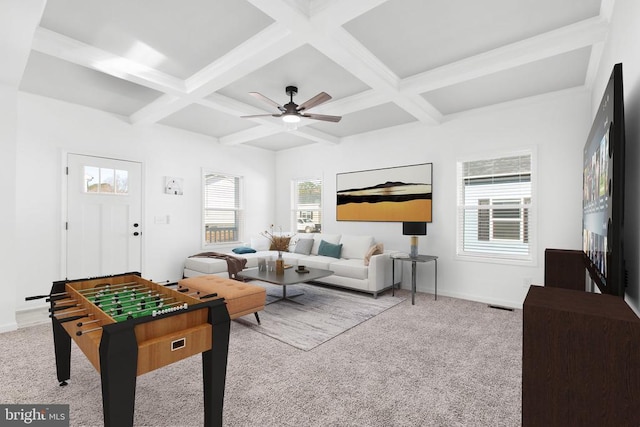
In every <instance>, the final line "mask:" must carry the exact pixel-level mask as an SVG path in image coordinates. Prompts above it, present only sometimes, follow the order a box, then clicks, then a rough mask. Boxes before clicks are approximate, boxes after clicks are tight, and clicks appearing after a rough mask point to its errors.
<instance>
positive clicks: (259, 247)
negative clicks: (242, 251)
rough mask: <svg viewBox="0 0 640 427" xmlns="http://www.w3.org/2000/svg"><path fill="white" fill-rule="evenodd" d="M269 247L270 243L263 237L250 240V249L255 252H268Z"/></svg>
mask: <svg viewBox="0 0 640 427" xmlns="http://www.w3.org/2000/svg"><path fill="white" fill-rule="evenodd" d="M270 246H271V242H270V241H269V239H267V238H266V237H264V236H258V237H252V238H251V247H252V248H253V249H255V250H256V251H268V250H269V247H270Z"/></svg>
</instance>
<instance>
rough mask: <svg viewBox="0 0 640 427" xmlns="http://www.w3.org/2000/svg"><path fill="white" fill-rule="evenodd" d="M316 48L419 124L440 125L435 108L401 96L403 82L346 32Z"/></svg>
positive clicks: (338, 30)
mask: <svg viewBox="0 0 640 427" xmlns="http://www.w3.org/2000/svg"><path fill="white" fill-rule="evenodd" d="M314 47H316V48H317V49H318V50H320V51H321V52H322V53H324V54H325V55H327V56H328V57H330V58H331V59H332V60H334V61H335V62H337V63H338V64H340V65H341V66H342V67H344V68H345V69H346V70H349V71H350V72H351V73H352V74H353V75H355V76H356V77H358V78H359V79H360V80H362V81H363V82H365V83H366V84H367V85H368V86H370V87H372V88H373V89H375V90H376V91H379V92H381V93H382V94H385V95H386V96H387V97H388V98H389V100H390V101H393V102H395V103H396V104H397V105H398V106H399V107H401V108H403V109H404V110H405V111H407V113H409V114H411V115H412V116H414V117H415V118H416V119H418V120H419V121H421V122H423V123H427V124H437V123H438V122H439V119H440V117H441V115H440V113H439V112H438V111H437V110H436V109H435V108H434V107H433V106H431V104H429V103H428V102H427V101H426V100H424V99H420V100H418V99H417V98H415V97H409V96H406V95H404V94H403V93H401V92H400V90H399V84H400V79H399V78H398V77H397V76H396V74H395V73H393V72H392V71H391V70H390V69H389V68H388V67H387V66H386V65H384V64H383V63H382V61H380V60H379V59H378V58H377V57H376V56H375V55H373V54H372V53H371V52H370V51H369V50H368V49H366V48H365V47H364V46H362V44H361V43H360V42H359V41H357V40H356V39H355V38H354V37H353V36H352V35H351V34H349V33H348V32H347V31H346V30H344V29H343V28H336V29H334V30H333V31H332V33H331V36H330V37H325V38H322V39H320V40H319V41H318V42H317V43H315V44H314Z"/></svg>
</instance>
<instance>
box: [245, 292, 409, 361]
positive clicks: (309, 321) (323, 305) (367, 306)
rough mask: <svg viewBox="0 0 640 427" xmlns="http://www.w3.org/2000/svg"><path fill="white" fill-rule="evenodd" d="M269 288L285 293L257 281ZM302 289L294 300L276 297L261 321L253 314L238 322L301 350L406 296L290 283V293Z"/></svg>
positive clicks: (361, 320) (331, 336)
mask: <svg viewBox="0 0 640 427" xmlns="http://www.w3.org/2000/svg"><path fill="white" fill-rule="evenodd" d="M251 283H252V284H255V285H260V286H264V287H265V288H267V294H273V293H281V292H282V288H281V287H280V286H277V285H271V284H269V283H265V282H260V281H253V282H251ZM299 292H302V294H301V295H299V296H295V297H292V298H291V299H292V300H294V301H295V302H292V301H286V300H284V301H277V302H273V303H272V301H273V300H274V299H275V298H274V297H272V296H268V297H267V306H266V307H265V309H264V311H262V312H260V313H259V316H260V321H261V325H258V324H257V322H256V321H255V317H253V316H245V317H244V318H240V319H238V323H241V324H242V325H244V326H246V327H248V328H251V329H253V330H254V331H256V332H260V333H261V334H265V335H267V336H270V337H271V338H275V339H277V340H279V341H282V342H283V343H286V344H289V345H291V346H293V347H295V348H298V349H300V350H305V351H309V350H312V349H313V348H315V347H317V346H319V345H320V344H322V343H324V342H327V341H329V340H330V339H332V338H334V337H336V336H338V335H340V334H342V333H343V332H345V331H347V330H349V329H351V328H353V327H354V326H357V325H359V324H360V323H362V322H364V321H366V320H368V319H371V318H372V317H374V316H376V315H378V314H380V313H382V312H383V311H385V310H388V309H389V308H391V307H393V306H394V305H396V304H399V303H401V302H402V301H404V298H398V297H392V296H391V295H390V294H388V295H382V296H379V297H378V298H373V296H372V295H369V294H363V293H361V292H352V291H348V290H342V289H336V288H327V287H324V286H319V285H309V284H300V285H294V286H287V294H288V295H290V294H294V293H299Z"/></svg>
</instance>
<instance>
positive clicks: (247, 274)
mask: <svg viewBox="0 0 640 427" xmlns="http://www.w3.org/2000/svg"><path fill="white" fill-rule="evenodd" d="M306 271H307V273H299V272H298V271H297V270H296V269H295V267H291V268H287V269H285V270H284V274H278V273H276V272H275V271H258V268H248V269H246V270H242V271H241V272H239V273H238V274H237V276H238V277H239V278H243V279H252V280H262V281H263V282H267V283H272V284H274V285H279V286H282V293H277V294H273V293H270V292H267V295H269V296H275V297H277V299H276V300H275V301H271V302H270V303H269V304H271V303H274V302H278V301H291V302H295V303H296V304H300V303H299V302H298V301H295V300H293V299H291V298H290V297H297V296H299V295H302V294H303V292H297V293H296V294H293V295H292V294H289V295H288V296H287V286H289V285H297V284H300V283H304V282H310V281H312V280H316V279H320V278H322V277H327V276H331V275H332V274H333V271H331V270H323V269H320V268H311V267H307V269H306Z"/></svg>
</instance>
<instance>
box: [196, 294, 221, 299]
mask: <svg viewBox="0 0 640 427" xmlns="http://www.w3.org/2000/svg"><path fill="white" fill-rule="evenodd" d="M217 296H218V294H207V295H204V296H201V297H200V299H206V298H213V297H217Z"/></svg>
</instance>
